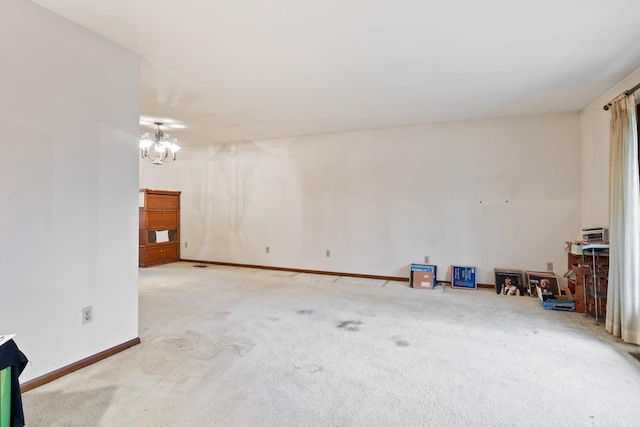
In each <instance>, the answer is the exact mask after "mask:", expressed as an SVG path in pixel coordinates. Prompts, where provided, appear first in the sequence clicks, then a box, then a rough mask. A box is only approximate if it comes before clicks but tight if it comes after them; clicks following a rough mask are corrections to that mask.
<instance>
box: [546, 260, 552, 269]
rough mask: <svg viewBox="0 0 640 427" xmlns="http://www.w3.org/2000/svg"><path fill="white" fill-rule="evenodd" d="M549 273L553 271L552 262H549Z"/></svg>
mask: <svg viewBox="0 0 640 427" xmlns="http://www.w3.org/2000/svg"><path fill="white" fill-rule="evenodd" d="M547 271H553V263H552V262H551V261H547Z"/></svg>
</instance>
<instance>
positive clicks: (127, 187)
mask: <svg viewBox="0 0 640 427" xmlns="http://www.w3.org/2000/svg"><path fill="white" fill-rule="evenodd" d="M0 64H1V65H0V135H2V154H3V161H2V166H1V167H0V224H2V226H3V230H2V233H0V254H1V255H0V333H17V337H16V342H17V343H18V346H19V347H20V348H21V349H22V351H23V352H24V353H25V354H26V355H27V357H28V358H29V359H30V361H31V363H30V364H29V365H28V367H27V368H26V370H25V372H24V373H23V374H22V376H21V378H20V379H21V381H22V382H24V381H27V380H30V379H33V378H35V377H38V376H41V375H43V374H46V373H49V372H51V371H53V370H55V369H58V368H61V367H63V366H66V365H68V364H70V363H73V362H76V361H78V360H80V359H82V358H85V357H87V356H90V355H93V354H95V353H98V352H100V351H102V350H105V349H107V348H110V347H113V346H115V345H118V344H121V343H123V342H126V341H128V340H131V339H133V338H136V337H137V336H138V323H137V321H138V320H137V318H138V299H137V298H138V296H137V290H138V289H137V264H136V262H137V249H136V245H137V243H136V240H137V231H136V228H137V187H138V163H137V149H136V140H137V136H138V123H137V122H138V115H139V112H138V110H139V106H138V93H139V83H138V58H137V56H136V55H134V54H133V53H131V52H129V51H126V50H124V49H123V48H121V47H119V46H117V45H115V44H113V43H111V42H108V41H106V40H105V39H103V38H101V37H100V36H98V35H96V34H94V33H91V32H89V31H87V30H85V29H84V28H82V27H79V26H77V25H75V24H72V23H70V22H69V21H67V20H65V19H63V18H61V17H59V16H57V15H54V14H53V13H51V12H49V11H47V10H45V9H43V8H41V7H39V6H37V5H35V4H33V3H32V2H27V1H22V0H5V1H3V2H2V7H1V10H0ZM85 306H93V317H94V319H93V322H92V323H90V324H88V325H84V326H83V325H82V324H81V309H82V307H85Z"/></svg>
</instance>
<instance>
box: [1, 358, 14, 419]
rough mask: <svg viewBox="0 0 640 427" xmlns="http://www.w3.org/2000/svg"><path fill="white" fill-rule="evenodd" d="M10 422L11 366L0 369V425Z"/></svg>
mask: <svg viewBox="0 0 640 427" xmlns="http://www.w3.org/2000/svg"><path fill="white" fill-rule="evenodd" d="M10 423H11V366H9V367H7V368H4V369H3V370H2V371H0V427H9V425H10Z"/></svg>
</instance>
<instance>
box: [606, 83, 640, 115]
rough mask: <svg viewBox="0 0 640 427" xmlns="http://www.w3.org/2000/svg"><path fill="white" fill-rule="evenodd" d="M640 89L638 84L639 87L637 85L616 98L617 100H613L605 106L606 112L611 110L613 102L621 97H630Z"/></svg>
mask: <svg viewBox="0 0 640 427" xmlns="http://www.w3.org/2000/svg"><path fill="white" fill-rule="evenodd" d="M638 89H640V83H638V84H637V85H635V86H634V87H632V88H631V89H628V90H625V91H624V92H622V93H621V94H620V95H618V96H616V97H615V98H613V99H612V100H611V101H609V103H607V104H605V106H604V107H602V108H604V110H605V111H607V110H608V109H609V107H611V105H612V104H613V101H615V99H616V98H618V97H620V96H629V95H631V94H632V93H633V92H635V91H637V90H638Z"/></svg>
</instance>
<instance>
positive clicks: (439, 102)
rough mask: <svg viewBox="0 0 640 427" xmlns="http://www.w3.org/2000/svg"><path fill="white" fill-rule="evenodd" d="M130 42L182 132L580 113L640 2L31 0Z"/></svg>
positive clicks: (194, 137)
mask: <svg viewBox="0 0 640 427" xmlns="http://www.w3.org/2000/svg"><path fill="white" fill-rule="evenodd" d="M34 1H35V3H38V4H40V5H42V6H44V7H46V8H49V9H51V10H53V11H54V12H56V13H59V14H60V15H63V16H65V17H67V18H68V19H70V20H72V21H75V22H77V23H79V24H81V25H83V26H85V27H87V28H89V29H91V30H93V31H95V32H97V33H99V34H102V35H103V36H105V37H107V38H109V39H111V40H113V41H115V42H117V43H119V44H121V45H123V46H125V47H127V48H128V49H131V50H133V51H135V52H138V53H139V54H140V56H141V76H140V78H141V94H140V97H141V111H140V114H141V115H144V116H151V117H157V118H170V119H174V120H177V121H178V122H181V123H182V124H184V125H185V126H186V128H185V129H183V130H180V131H178V132H176V133H175V134H176V135H175V136H178V137H179V138H180V140H181V143H182V144H208V143H220V142H230V141H247V140H260V139H272V138H281V137H288V136H300V135H312V134H321V133H331V132H342V131H352V130H362V129H374V128H388V127H398V126H409V125H418V124H426V123H436V122H446V121H458V120H470V119H481V118H493V117H504V116H513V115H527V114H541V113H549V112H558V111H578V110H581V109H582V108H584V107H585V106H586V105H588V104H589V103H590V102H592V101H593V100H594V99H596V98H597V97H598V96H600V95H601V94H602V93H603V92H605V91H606V90H607V89H610V88H611V87H612V86H614V85H615V84H616V83H617V82H619V81H620V80H621V79H622V78H623V77H625V76H627V75H628V74H629V73H631V72H632V71H633V70H634V69H636V68H638V67H640V43H639V41H640V25H638V24H637V20H635V19H634V17H635V18H637V17H638V16H640V1H638V0H606V1H604V0H520V1H517V0H484V1H478V0H441V1H432V0H163V1H158V0H108V1H107V0H34Z"/></svg>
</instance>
